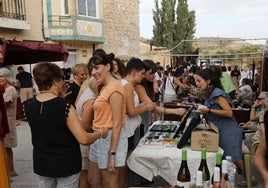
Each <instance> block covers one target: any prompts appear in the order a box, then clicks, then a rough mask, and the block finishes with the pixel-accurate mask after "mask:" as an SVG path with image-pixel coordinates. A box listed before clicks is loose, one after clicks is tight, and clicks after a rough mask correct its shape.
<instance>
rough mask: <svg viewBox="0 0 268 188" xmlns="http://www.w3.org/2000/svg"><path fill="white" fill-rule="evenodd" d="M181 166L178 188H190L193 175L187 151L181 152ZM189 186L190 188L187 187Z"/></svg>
mask: <svg viewBox="0 0 268 188" xmlns="http://www.w3.org/2000/svg"><path fill="white" fill-rule="evenodd" d="M181 157H182V160H181V166H180V169H179V172H178V175H177V184H178V186H181V187H182V186H184V187H188V186H189V184H190V181H191V175H190V171H189V168H188V164H187V150H186V149H182V150H181ZM187 185H188V186H187Z"/></svg>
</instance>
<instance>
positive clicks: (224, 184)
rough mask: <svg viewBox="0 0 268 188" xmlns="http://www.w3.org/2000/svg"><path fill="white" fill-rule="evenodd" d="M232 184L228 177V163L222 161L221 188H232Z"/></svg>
mask: <svg viewBox="0 0 268 188" xmlns="http://www.w3.org/2000/svg"><path fill="white" fill-rule="evenodd" d="M231 187H232V186H231V183H230V181H229V177H228V161H227V160H222V163H221V188H231Z"/></svg>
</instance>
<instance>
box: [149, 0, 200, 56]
mask: <svg viewBox="0 0 268 188" xmlns="http://www.w3.org/2000/svg"><path fill="white" fill-rule="evenodd" d="M160 1H161V6H159V2H160ZM153 20H154V26H153V34H154V36H153V38H152V43H153V44H154V45H156V46H166V47H167V48H168V49H172V48H174V47H176V46H177V45H178V44H179V43H181V45H178V46H177V47H176V48H174V49H173V50H172V52H171V53H172V54H191V53H192V51H193V47H192V42H182V41H183V40H192V39H193V38H194V33H195V11H189V10H188V3H187V0H155V10H153Z"/></svg>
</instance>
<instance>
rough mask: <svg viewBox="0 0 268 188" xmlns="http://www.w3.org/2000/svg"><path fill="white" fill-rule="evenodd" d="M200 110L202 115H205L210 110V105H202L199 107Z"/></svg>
mask: <svg viewBox="0 0 268 188" xmlns="http://www.w3.org/2000/svg"><path fill="white" fill-rule="evenodd" d="M198 112H199V113H200V114H202V115H205V114H206V113H208V112H209V108H208V107H202V108H199V109H198Z"/></svg>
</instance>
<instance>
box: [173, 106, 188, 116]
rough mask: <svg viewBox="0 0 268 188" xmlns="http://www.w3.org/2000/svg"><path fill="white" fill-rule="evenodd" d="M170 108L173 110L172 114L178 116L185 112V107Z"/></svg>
mask: <svg viewBox="0 0 268 188" xmlns="http://www.w3.org/2000/svg"><path fill="white" fill-rule="evenodd" d="M171 110H174V111H173V113H172V114H175V115H178V116H183V115H184V114H185V113H186V112H187V109H185V108H176V109H171Z"/></svg>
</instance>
